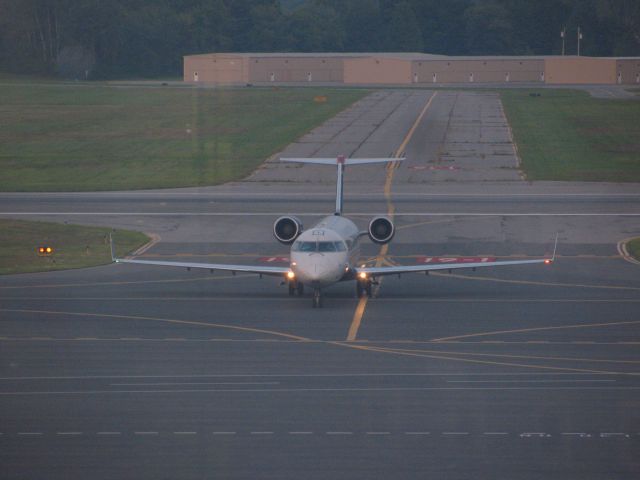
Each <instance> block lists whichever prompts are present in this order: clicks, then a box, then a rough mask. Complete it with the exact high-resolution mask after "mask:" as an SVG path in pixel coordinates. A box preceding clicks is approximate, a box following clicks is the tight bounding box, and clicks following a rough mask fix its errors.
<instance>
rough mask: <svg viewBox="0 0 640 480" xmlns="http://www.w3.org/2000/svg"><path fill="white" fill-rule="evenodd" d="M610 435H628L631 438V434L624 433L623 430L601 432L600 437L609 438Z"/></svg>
mask: <svg viewBox="0 0 640 480" xmlns="http://www.w3.org/2000/svg"><path fill="white" fill-rule="evenodd" d="M608 437H627V438H629V435H628V434H626V433H622V432H603V433H601V434H600V438H608Z"/></svg>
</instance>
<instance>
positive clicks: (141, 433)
mask: <svg viewBox="0 0 640 480" xmlns="http://www.w3.org/2000/svg"><path fill="white" fill-rule="evenodd" d="M133 434H134V435H158V432H133Z"/></svg>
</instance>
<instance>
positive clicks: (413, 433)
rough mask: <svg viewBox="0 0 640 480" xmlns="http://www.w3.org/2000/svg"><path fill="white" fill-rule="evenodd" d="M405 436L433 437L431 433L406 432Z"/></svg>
mask: <svg viewBox="0 0 640 480" xmlns="http://www.w3.org/2000/svg"><path fill="white" fill-rule="evenodd" d="M404 434H405V435H431V432H404Z"/></svg>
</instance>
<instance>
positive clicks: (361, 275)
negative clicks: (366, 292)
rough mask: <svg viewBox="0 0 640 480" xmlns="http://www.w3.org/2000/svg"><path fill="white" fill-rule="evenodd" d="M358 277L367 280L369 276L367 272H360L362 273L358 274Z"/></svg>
mask: <svg viewBox="0 0 640 480" xmlns="http://www.w3.org/2000/svg"><path fill="white" fill-rule="evenodd" d="M358 276H359V277H360V278H361V279H362V280H366V278H367V274H366V273H365V272H360V273H359V274H358Z"/></svg>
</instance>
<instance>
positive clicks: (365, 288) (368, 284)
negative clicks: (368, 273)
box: [356, 278, 373, 298]
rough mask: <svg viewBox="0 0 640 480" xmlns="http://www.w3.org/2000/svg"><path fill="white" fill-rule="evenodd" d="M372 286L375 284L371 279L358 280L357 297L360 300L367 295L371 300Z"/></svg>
mask: <svg viewBox="0 0 640 480" xmlns="http://www.w3.org/2000/svg"><path fill="white" fill-rule="evenodd" d="M372 285H373V282H372V281H371V279H370V278H364V279H361V278H358V279H357V280H356V296H357V297H358V298H363V297H364V296H365V295H366V296H367V297H369V298H371V295H372V293H371V292H372Z"/></svg>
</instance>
